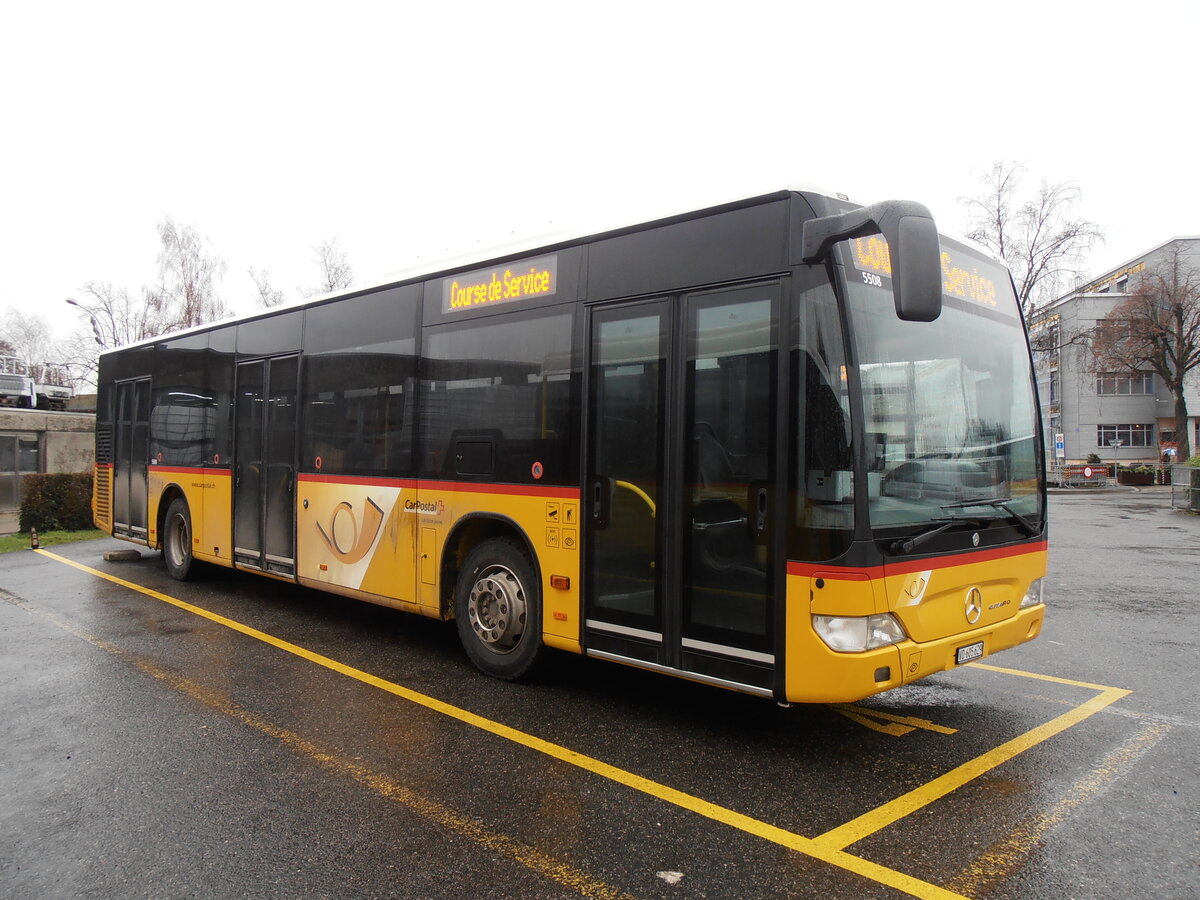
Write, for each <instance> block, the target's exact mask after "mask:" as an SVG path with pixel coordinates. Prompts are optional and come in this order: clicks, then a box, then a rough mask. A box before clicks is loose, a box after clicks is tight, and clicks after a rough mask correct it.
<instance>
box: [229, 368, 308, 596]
mask: <svg viewBox="0 0 1200 900" xmlns="http://www.w3.org/2000/svg"><path fill="white" fill-rule="evenodd" d="M297 375H298V362H297V357H296V356H294V355H293V356H280V357H274V358H271V359H259V360H254V361H253V362H244V363H239V364H238V367H237V387H236V393H237V409H236V412H235V421H236V427H235V430H234V434H235V438H234V442H235V443H234V464H233V471H234V503H233V555H234V562H235V563H237V565H239V566H244V567H246V568H251V569H258V570H261V571H264V572H273V573H276V574H279V575H287V576H292V575H294V574H295V569H296V551H295V515H296V503H295V497H296V470H295V465H296V379H297Z"/></svg>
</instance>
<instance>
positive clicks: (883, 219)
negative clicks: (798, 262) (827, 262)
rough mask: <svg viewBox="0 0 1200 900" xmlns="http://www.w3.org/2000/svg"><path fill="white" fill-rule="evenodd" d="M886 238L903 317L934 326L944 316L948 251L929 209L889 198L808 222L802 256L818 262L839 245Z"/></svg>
mask: <svg viewBox="0 0 1200 900" xmlns="http://www.w3.org/2000/svg"><path fill="white" fill-rule="evenodd" d="M872 234H882V235H883V237H884V240H886V241H887V243H888V251H889V255H890V257H891V259H890V266H891V275H892V297H893V299H894V300H895V303H896V315H897V317H899V318H901V319H904V320H905V321H909V322H932V321H933V320H934V319H936V318H937V317H938V316H939V315H941V313H942V253H941V244H940V243H939V241H938V234H937V225H935V224H934V221H933V216H932V215H930V213H929V210H928V209H927V208H925V207H924V206H922V205H921V204H920V203H913V202H911V201H909V200H885V201H883V202H882V203H873V204H871V205H870V206H864V207H861V208H860V209H852V210H850V211H849V212H844V213H841V214H840V215H836V216H823V217H822V218H819V219H810V220H808V221H807V222H805V223H804V232H803V236H802V245H803V246H802V250H801V257H802V258H803V260H804V262H806V263H808V264H810V265H811V264H813V263H818V262H820V261H821V260H822V259H824V258H825V256H826V255H827V254H828V253H829V250H830V248H831V247H833V245H834V244H836V243H838V242H839V241H845V240H850V239H851V238H858V237H866V236H868V235H872Z"/></svg>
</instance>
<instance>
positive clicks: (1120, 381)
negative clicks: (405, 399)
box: [1096, 372, 1154, 397]
mask: <svg viewBox="0 0 1200 900" xmlns="http://www.w3.org/2000/svg"><path fill="white" fill-rule="evenodd" d="M1096 393H1097V394H1099V395H1100V396H1102V397H1104V396H1119V395H1127V394H1153V393H1154V374H1153V373H1152V372H1139V373H1137V374H1136V375H1119V374H1116V373H1113V372H1106V373H1102V374H1100V375H1097V376H1096Z"/></svg>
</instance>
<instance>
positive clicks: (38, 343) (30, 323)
mask: <svg viewBox="0 0 1200 900" xmlns="http://www.w3.org/2000/svg"><path fill="white" fill-rule="evenodd" d="M3 343H5V344H7V345H8V348H9V350H10V352H8V353H6V354H4V355H5V356H15V357H16V358H17V359H18V360H20V362H21V364H22V365H24V366H25V368H26V369H27V370H28V371H29V372H30V373H32V372H33V371H34V369H35V367H38V366H41V365H42V364H43V363H45V362H46V361H48V360H49V359H51V357H53V356H54V355H55V354H56V352H57V348H56V347H55V344H54V339H53V337H51V334H50V326H49V325H48V324H47V323H46V320H45V319H43V318H42V317H41V316H39V315H37V314H36V313H30V314H28V315H26V314H25V313H23V312H21V311H20V310H18V309H10V310H9V311H8V312H7V314H6V315H5V317H4V339H3Z"/></svg>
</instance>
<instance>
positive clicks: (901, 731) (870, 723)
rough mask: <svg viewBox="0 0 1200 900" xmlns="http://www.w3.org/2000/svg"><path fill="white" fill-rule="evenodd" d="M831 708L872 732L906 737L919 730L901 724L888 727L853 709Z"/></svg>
mask: <svg viewBox="0 0 1200 900" xmlns="http://www.w3.org/2000/svg"><path fill="white" fill-rule="evenodd" d="M829 708H830V709H832V710H833V711H834V712H836V713H841V714H842V715H843V716H845V717H846V718H847V719H849V720H850V721H851V722H857V723H858V724H859V725H862V726H864V727H866V728H870V729H871V730H872V731H878V732H879V733H880V734H886V735H889V736H891V737H904V735H906V734H908V733H909V732H912V731H916V730H917V729H916V728H914V727H913V726H912V725H905V724H903V723H901V722H889V723H888V724H886V725H885V724H884V723H883V722H876V721H875V720H874V719H869V718H867V716H866V715H864V714H863V713H861V712H859V711H858V710H857V709H855V708H853V707H849V706H840V705H838V706H834V705H831V706H830V707H829Z"/></svg>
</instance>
